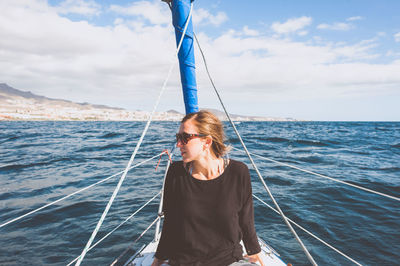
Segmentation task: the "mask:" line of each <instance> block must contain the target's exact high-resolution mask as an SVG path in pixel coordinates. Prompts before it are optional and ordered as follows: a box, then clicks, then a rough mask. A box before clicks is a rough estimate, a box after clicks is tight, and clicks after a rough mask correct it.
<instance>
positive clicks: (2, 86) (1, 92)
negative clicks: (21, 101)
mask: <svg viewBox="0 0 400 266" xmlns="http://www.w3.org/2000/svg"><path fill="white" fill-rule="evenodd" d="M0 96H2V98H3V99H7V98H8V99H10V98H11V97H12V96H17V97H23V98H25V99H32V100H35V101H37V102H44V101H57V102H64V103H66V104H74V105H75V104H78V105H82V106H91V107H95V108H101V109H114V110H124V109H123V108H118V107H110V106H106V105H98V104H90V103H87V102H84V103H75V102H72V101H68V100H63V99H53V98H47V97H45V96H40V95H36V94H34V93H32V92H30V91H21V90H17V89H14V88H13V87H10V86H8V85H7V84H6V83H0Z"/></svg>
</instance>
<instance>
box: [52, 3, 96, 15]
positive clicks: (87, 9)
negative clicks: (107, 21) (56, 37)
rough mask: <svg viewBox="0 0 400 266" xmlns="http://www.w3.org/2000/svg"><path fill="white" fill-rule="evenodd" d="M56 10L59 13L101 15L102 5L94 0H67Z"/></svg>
mask: <svg viewBox="0 0 400 266" xmlns="http://www.w3.org/2000/svg"><path fill="white" fill-rule="evenodd" d="M56 10H57V12H58V13H59V14H79V15H87V16H92V15H99V14H100V13H101V6H100V5H99V4H97V3H96V2H94V1H93V0H90V1H85V0H65V1H63V2H61V3H60V4H59V5H58V6H57V7H56Z"/></svg>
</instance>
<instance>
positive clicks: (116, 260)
mask: <svg viewBox="0 0 400 266" xmlns="http://www.w3.org/2000/svg"><path fill="white" fill-rule="evenodd" d="M159 220H160V216H157V218H156V219H154V221H153V222H152V223H151V224H150V225H149V226H148V227H147V228H146V229H145V230H144V231H143V232H142V233H141V234H140V235H139V236H138V237H137V238H136V239H135V240H134V241H133V242H132V243H131V245H130V246H129V247H128V248H127V249H125V251H124V252H122V254H121V255H119V257H118V258H117V259H115V260H114V261H113V262H112V263H111V264H110V265H114V264H115V263H117V262H118V260H119V259H121V258H122V257H123V256H124V255H125V254H126V252H128V251H129V250H130V249H131V248H132V247H133V245H134V244H136V242H138V241H139V240H140V239H141V238H142V237H143V236H144V234H146V233H147V231H149V229H150V228H151V227H152V226H153V225H154V224H155V223H156V222H157V221H159ZM128 262H129V260H128V261H127V262H126V263H125V264H124V265H126V264H127V263H128Z"/></svg>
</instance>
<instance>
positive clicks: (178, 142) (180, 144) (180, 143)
mask: <svg viewBox="0 0 400 266" xmlns="http://www.w3.org/2000/svg"><path fill="white" fill-rule="evenodd" d="M182 146H183V144H182V141H181V140H178V141H177V142H176V147H178V148H180V147H182Z"/></svg>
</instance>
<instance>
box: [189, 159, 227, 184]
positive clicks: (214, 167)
mask: <svg viewBox="0 0 400 266" xmlns="http://www.w3.org/2000/svg"><path fill="white" fill-rule="evenodd" d="M223 164H224V161H223V159H222V158H217V157H214V156H208V157H203V158H201V159H200V160H195V161H192V162H191V163H190V168H191V169H190V170H191V174H192V176H193V177H194V178H196V179H200V180H211V179H214V178H217V177H218V176H220V175H221V174H222V172H223V171H224V166H223Z"/></svg>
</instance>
